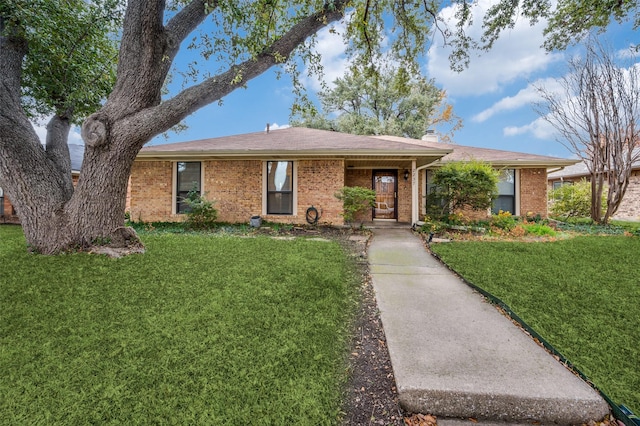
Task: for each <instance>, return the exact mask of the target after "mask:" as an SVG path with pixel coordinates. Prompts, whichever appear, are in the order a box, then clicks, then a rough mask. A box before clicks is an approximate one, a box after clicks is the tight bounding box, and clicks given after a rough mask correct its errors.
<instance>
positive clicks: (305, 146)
mask: <svg viewBox="0 0 640 426" xmlns="http://www.w3.org/2000/svg"><path fill="white" fill-rule="evenodd" d="M274 154H279V155H300V154H303V155H311V156H312V155H326V154H331V155H344V156H356V155H388V156H389V157H394V156H417V157H421V156H425V157H426V156H429V157H434V156H443V155H444V156H445V157H444V158H443V159H442V160H441V161H455V160H470V159H477V160H482V161H487V162H490V163H492V164H494V165H497V166H507V165H508V166H513V167H518V166H521V167H527V166H528V167H535V166H546V167H554V166H566V165H570V164H574V163H575V162H576V161H577V160H569V159H563V158H557V157H549V156H543V155H535V154H525V153H519V152H513V151H501V150H495V149H487V148H475V147H469V146H464V145H456V144H445V143H438V142H428V141H422V140H417V139H409V138H403V137H397V136H359V135H351V134H346V133H339V132H332V131H327V130H317V129H308V128H303V127H290V128H287V129H282V130H275V131H271V132H268V133H267V132H256V133H247V134H242V135H233V136H224V137H218V138H210V139H202V140H196V141H190V142H180V143H172V144H163V145H152V146H146V147H144V148H142V150H141V151H140V153H139V154H138V158H170V157H173V158H175V157H185V156H205V155H210V156H216V157H234V156H243V157H247V156H250V155H254V156H261V155H262V156H268V155H274Z"/></svg>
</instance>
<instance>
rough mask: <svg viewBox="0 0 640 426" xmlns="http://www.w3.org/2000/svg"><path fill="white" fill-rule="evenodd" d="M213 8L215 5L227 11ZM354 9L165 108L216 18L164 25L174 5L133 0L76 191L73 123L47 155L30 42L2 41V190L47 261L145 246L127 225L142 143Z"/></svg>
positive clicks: (193, 13) (320, 16) (192, 10)
mask: <svg viewBox="0 0 640 426" xmlns="http://www.w3.org/2000/svg"><path fill="white" fill-rule="evenodd" d="M208 3H209V8H215V7H216V5H217V2H215V1H210V2H208ZM345 4H346V1H336V2H333V4H332V5H331V7H330V10H320V11H318V12H317V13H316V14H313V15H310V16H308V17H306V18H304V19H302V20H300V21H299V22H298V23H297V24H295V25H293V26H292V27H291V28H290V30H289V31H288V32H286V33H285V34H283V35H282V37H280V38H278V39H277V40H275V41H274V42H273V43H272V44H271V45H267V46H265V47H264V49H263V51H262V53H261V54H259V55H257V56H256V57H253V58H251V59H249V60H246V61H245V62H243V63H238V64H236V65H234V66H232V67H230V68H229V69H228V70H227V71H226V72H223V73H221V74H220V75H218V76H215V77H212V78H209V79H207V80H204V81H203V82H201V83H200V84H197V85H195V86H192V87H190V88H188V89H185V90H183V91H182V92H181V93H179V94H177V95H176V96H175V97H173V98H172V99H169V100H167V101H165V102H162V103H161V99H160V95H161V89H162V85H163V82H164V81H165V79H166V77H167V73H168V72H169V69H170V67H171V63H172V61H173V59H174V58H175V56H176V54H177V52H178V49H179V47H180V44H181V43H182V41H184V39H185V38H186V37H187V36H188V35H189V34H190V33H191V32H192V31H193V30H194V29H195V28H196V27H197V26H198V25H199V24H200V23H202V21H203V20H204V19H205V17H206V16H207V10H206V9H205V3H204V1H203V0H194V1H192V2H190V3H189V4H188V5H186V6H185V7H184V8H183V9H182V10H181V11H180V12H179V13H177V14H176V15H175V16H173V17H172V18H171V19H170V20H169V21H168V22H167V24H166V25H164V24H163V19H164V11H165V10H164V9H165V2H164V1H162V0H130V1H129V2H128V5H127V9H126V14H125V20H124V26H123V31H122V41H121V47H120V55H119V62H118V69H117V81H116V84H115V87H114V89H113V91H112V93H111V94H110V95H109V97H108V99H107V101H106V103H105V104H104V106H103V107H102V108H101V109H100V110H99V111H97V112H96V113H94V114H92V115H91V116H89V117H88V118H87V119H86V120H85V122H84V123H83V125H82V137H83V139H84V141H85V154H84V159H83V165H82V170H81V174H80V177H79V180H78V183H77V185H76V187H75V189H73V188H72V187H71V186H70V184H71V165H70V160H69V151H68V148H67V147H66V139H67V137H68V132H69V122H68V120H65V119H64V118H63V117H58V116H54V117H53V118H52V119H51V122H50V123H49V126H48V136H47V145H46V150H45V149H43V147H42V145H41V144H40V141H39V140H38V137H37V135H36V134H35V131H34V130H33V127H32V126H31V124H30V123H29V120H28V118H27V117H26V115H25V113H24V112H23V110H22V108H21V105H20V66H21V63H22V60H23V58H24V55H25V54H26V45H25V43H24V41H23V40H20V39H19V38H18V37H16V38H12V37H2V38H1V39H0V73H1V74H0V75H2V76H3V81H2V83H1V87H0V107H1V110H0V186H2V187H3V188H4V189H5V191H6V193H7V195H8V196H9V198H10V199H11V201H12V202H13V204H14V206H15V207H16V210H17V212H18V215H19V217H20V220H21V223H22V226H23V229H24V233H25V236H26V239H27V243H28V245H29V246H30V248H31V249H32V250H34V251H37V252H40V253H45V254H55V253H60V252H63V251H66V250H69V249H78V248H81V249H88V248H90V247H92V246H95V245H104V244H106V245H109V246H111V247H114V248H123V249H126V248H127V247H134V248H136V250H137V249H139V248H140V243H139V241H138V240H137V237H136V236H135V235H134V233H132V232H130V231H127V230H125V229H124V228H123V227H124V213H125V201H126V191H127V184H128V178H129V175H130V171H131V167H132V165H133V162H134V160H135V158H136V155H137V154H138V152H139V151H140V149H141V148H142V146H143V145H144V144H145V143H146V142H148V141H149V140H150V139H151V138H152V137H154V136H155V135H157V134H160V133H162V132H164V131H166V130H168V129H169V128H171V127H172V126H174V125H176V124H178V123H179V122H180V121H181V120H182V119H183V118H185V117H186V116H187V115H189V114H191V113H192V112H194V111H196V110H197V109H199V108H201V107H203V106H205V105H207V104H209V103H211V102H215V101H217V100H219V99H221V98H222V97H223V96H225V95H227V94H229V93H230V92H232V91H233V90H235V89H236V88H238V87H241V86H244V85H245V84H246V83H247V82H248V81H249V80H250V79H252V78H254V77H256V76H258V75H260V74H262V73H263V72H265V71H266V70H268V69H269V68H271V67H272V66H274V65H276V64H277V63H279V61H281V60H282V58H288V57H289V56H290V55H291V53H292V52H293V50H294V49H295V48H296V47H297V46H298V45H300V44H301V43H303V42H304V41H305V40H306V39H307V38H308V37H309V36H310V35H312V34H314V33H316V32H317V31H318V30H320V29H321V28H323V27H324V26H326V25H328V24H329V23H331V22H333V21H335V20H337V19H340V18H341V17H342V16H343V9H344V5H345ZM208 12H210V10H209V11H208ZM61 140H64V142H65V144H64V146H62V144H60V141H61Z"/></svg>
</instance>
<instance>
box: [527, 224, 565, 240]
mask: <svg viewBox="0 0 640 426" xmlns="http://www.w3.org/2000/svg"><path fill="white" fill-rule="evenodd" d="M522 227H523V228H524V230H525V231H526V232H527V234H530V235H536V236H538V237H543V236H545V235H548V236H550V237H554V236H555V235H556V234H557V232H556V231H555V229H553V228H551V227H550V226H548V225H544V224H542V223H527V224H523V225H522Z"/></svg>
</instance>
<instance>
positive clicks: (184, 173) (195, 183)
mask: <svg viewBox="0 0 640 426" xmlns="http://www.w3.org/2000/svg"><path fill="white" fill-rule="evenodd" d="M177 167H178V171H177V173H176V176H177V182H176V213H186V212H187V210H188V207H187V206H186V205H185V204H184V203H183V202H182V201H183V200H184V199H185V198H187V195H188V194H189V192H190V191H192V190H195V191H196V192H197V193H198V195H200V191H201V182H200V178H201V174H200V170H201V164H200V162H178V163H177Z"/></svg>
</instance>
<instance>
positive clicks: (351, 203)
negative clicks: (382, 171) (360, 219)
mask: <svg viewBox="0 0 640 426" xmlns="http://www.w3.org/2000/svg"><path fill="white" fill-rule="evenodd" d="M335 197H336V198H337V199H338V200H340V201H342V217H344V220H345V222H347V223H352V222H353V221H354V219H355V218H356V216H358V215H359V214H360V213H364V212H365V211H366V210H367V209H371V208H373V207H374V206H375V205H376V191H374V190H373V189H367V188H363V187H361V186H345V187H343V188H342V189H341V190H340V192H337V193H336V194H335Z"/></svg>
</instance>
